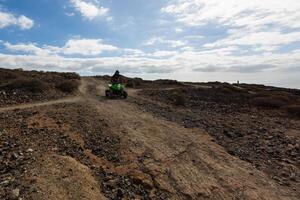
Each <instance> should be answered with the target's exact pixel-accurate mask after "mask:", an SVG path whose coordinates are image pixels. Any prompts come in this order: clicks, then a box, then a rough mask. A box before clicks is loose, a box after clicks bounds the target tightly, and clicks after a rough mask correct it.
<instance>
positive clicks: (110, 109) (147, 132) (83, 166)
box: [0, 78, 299, 199]
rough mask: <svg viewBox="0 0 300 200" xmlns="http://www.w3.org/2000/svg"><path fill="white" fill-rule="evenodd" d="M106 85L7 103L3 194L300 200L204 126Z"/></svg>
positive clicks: (0, 143)
mask: <svg viewBox="0 0 300 200" xmlns="http://www.w3.org/2000/svg"><path fill="white" fill-rule="evenodd" d="M104 88H105V83H104V82H103V81H99V80H96V79H93V78H84V79H83V80H82V85H81V88H80V91H81V94H80V96H79V97H75V98H72V99H71V100H70V99H63V100H59V101H52V102H49V103H47V104H46V103H44V104H41V103H40V104H29V105H22V106H19V107H7V108H2V110H1V112H0V119H1V120H0V121H1V123H0V133H1V140H0V149H1V151H2V154H1V155H0V156H1V157H0V158H1V160H0V161H1V168H0V170H1V176H0V178H1V181H0V182H1V183H0V197H1V198H2V199H10V198H15V199H17V198H18V197H22V198H24V199H106V198H107V199H298V197H299V196H297V193H296V192H295V191H293V190H290V189H289V188H286V187H282V186H280V185H279V184H278V183H276V182H275V181H274V180H272V179H270V178H269V177H268V176H267V175H266V174H264V173H263V172H261V171H258V170H256V169H255V168H253V167H252V166H251V165H250V164H249V163H247V162H245V161H242V160H240V159H238V158H237V157H234V156H232V155H230V154H228V153H226V150H225V149H223V148H222V147H221V146H219V145H218V144H216V143H215V142H213V140H212V138H211V137H210V136H209V135H208V134H207V133H206V132H205V131H203V130H201V129H197V128H185V127H184V126H181V125H179V124H177V123H173V122H169V121H166V120H163V119H160V118H156V117H154V116H153V115H152V114H150V113H148V112H146V111H143V109H142V108H140V107H138V106H137V105H136V104H133V103H130V102H128V101H124V100H106V99H105V98H104V97H102V94H103V93H104V91H103V90H104ZM129 94H130V95H132V96H135V95H136V91H135V90H130V91H129ZM135 98H138V96H135ZM16 108H17V110H14V109H16ZM18 190H19V194H18V193H17V191H18Z"/></svg>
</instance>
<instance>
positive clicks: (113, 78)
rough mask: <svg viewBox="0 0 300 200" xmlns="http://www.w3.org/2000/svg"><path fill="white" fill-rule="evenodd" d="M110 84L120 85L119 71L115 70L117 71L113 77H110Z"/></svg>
mask: <svg viewBox="0 0 300 200" xmlns="http://www.w3.org/2000/svg"><path fill="white" fill-rule="evenodd" d="M110 82H111V83H112V84H119V83H121V75H120V72H119V70H117V71H116V72H115V73H114V75H113V76H112V77H111V80H110Z"/></svg>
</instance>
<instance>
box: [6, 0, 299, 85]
mask: <svg viewBox="0 0 300 200" xmlns="http://www.w3.org/2000/svg"><path fill="white" fill-rule="evenodd" d="M299 19H300V1H299V0H285V1H282V0H251V1H249V0H226V1H224V0H155V1H152V0H38V1H37V0H0V67H2V68H23V69H26V70H43V71H61V72H63V71H74V72H77V73H79V74H81V75H97V74H100V75H103V74H111V73H113V72H114V71H115V70H116V69H118V70H119V71H120V72H121V74H124V75H127V76H131V77H142V78H144V79H161V78H167V79H177V80H181V81H221V82H236V81H240V82H245V83H259V84H266V85H274V86H281V87H289V88H300V20H299Z"/></svg>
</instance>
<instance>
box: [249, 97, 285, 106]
mask: <svg viewBox="0 0 300 200" xmlns="http://www.w3.org/2000/svg"><path fill="white" fill-rule="evenodd" d="M251 103H252V104H253V105H255V106H259V107H266V108H280V107H282V106H284V105H286V103H287V102H286V101H285V100H284V99H282V98H278V97H276V96H270V97H256V98H254V99H252V100H251Z"/></svg>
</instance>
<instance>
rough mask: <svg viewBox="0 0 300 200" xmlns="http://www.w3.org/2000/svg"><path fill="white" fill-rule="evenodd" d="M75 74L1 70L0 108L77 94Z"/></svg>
mask: <svg viewBox="0 0 300 200" xmlns="http://www.w3.org/2000/svg"><path fill="white" fill-rule="evenodd" d="M79 80H80V77H79V75H77V74H75V73H57V72H39V71H23V70H22V69H17V70H9V69H2V68H0V107H3V106H8V105H17V104H21V103H30V102H41V101H48V100H53V99H59V98H62V97H66V96H69V95H72V94H74V93H75V92H76V88H77V87H78V85H79Z"/></svg>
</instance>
